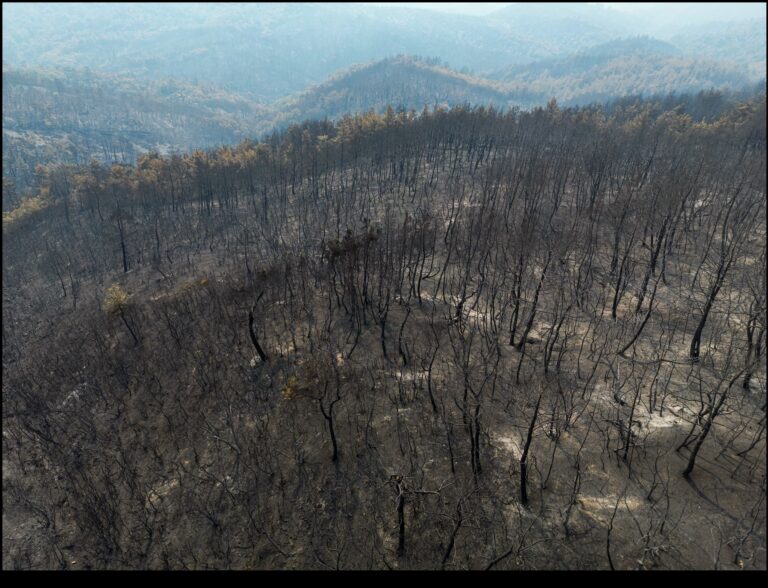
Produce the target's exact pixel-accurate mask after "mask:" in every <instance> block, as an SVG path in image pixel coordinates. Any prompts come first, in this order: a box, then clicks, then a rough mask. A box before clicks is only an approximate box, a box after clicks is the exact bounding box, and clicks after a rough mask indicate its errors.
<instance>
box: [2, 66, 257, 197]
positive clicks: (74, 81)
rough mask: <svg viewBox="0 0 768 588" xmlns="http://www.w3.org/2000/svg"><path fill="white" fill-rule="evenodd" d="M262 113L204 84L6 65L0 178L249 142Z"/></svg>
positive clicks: (22, 178)
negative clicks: (55, 167)
mask: <svg viewBox="0 0 768 588" xmlns="http://www.w3.org/2000/svg"><path fill="white" fill-rule="evenodd" d="M264 112H266V110H265V108H264V107H263V106H261V105H259V104H257V103H255V102H253V101H251V100H248V99H246V98H244V97H242V96H236V95H233V94H229V93H227V92H223V91H222V90H220V89H216V88H213V87H210V86H199V85H193V84H189V83H186V82H178V81H169V80H166V81H161V82H153V83H146V82H139V81H138V80H136V79H134V78H128V77H123V76H115V75H103V74H95V73H93V72H87V71H84V70H73V69H66V70H42V69H14V68H8V67H4V68H3V175H4V176H7V177H9V178H10V179H12V180H13V181H15V182H16V183H17V185H18V186H20V187H23V186H27V185H29V184H30V183H31V182H32V180H33V172H34V167H35V165H36V164H38V163H40V164H43V165H45V164H47V163H53V162H55V163H72V164H74V163H87V162H88V161H89V160H90V159H91V158H97V159H99V160H101V161H107V162H119V163H123V162H126V163H128V162H134V161H135V159H136V157H137V155H138V154H139V153H141V152H145V151H149V150H151V149H153V150H157V151H159V152H161V153H168V152H171V151H189V150H190V149H194V148H196V147H200V148H204V147H212V146H215V145H222V144H231V143H234V142H237V141H240V140H242V139H243V138H245V137H248V136H252V135H253V134H254V133H255V132H256V130H257V129H256V126H255V125H256V123H257V122H258V121H259V120H260V117H261V116H262V115H263V113H264Z"/></svg>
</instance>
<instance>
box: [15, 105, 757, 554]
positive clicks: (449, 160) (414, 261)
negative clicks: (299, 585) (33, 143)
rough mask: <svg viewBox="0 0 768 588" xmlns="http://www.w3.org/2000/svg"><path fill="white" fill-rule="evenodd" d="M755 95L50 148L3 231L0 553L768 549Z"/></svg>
mask: <svg viewBox="0 0 768 588" xmlns="http://www.w3.org/2000/svg"><path fill="white" fill-rule="evenodd" d="M764 120H765V98H764V97H762V98H760V99H757V100H754V101H752V102H748V103H744V104H740V105H738V106H737V107H734V108H732V109H730V110H728V111H726V112H725V113H723V115H722V116H720V117H719V118H717V119H716V120H710V121H705V122H700V123H695V122H694V121H692V119H691V118H690V117H689V116H686V115H683V114H680V113H679V112H677V111H667V112H662V113H656V114H654V113H652V111H651V108H650V106H648V105H646V106H645V107H644V106H643V104H641V103H634V104H631V105H629V106H627V107H626V108H620V107H616V108H615V109H614V111H613V112H612V114H611V116H606V115H605V113H604V112H603V111H602V110H601V109H599V108H585V109H560V108H558V106H557V104H556V103H555V102H554V101H553V102H551V103H550V104H549V105H548V106H547V107H546V108H540V109H535V110H533V111H531V112H518V111H512V112H508V113H505V114H503V115H502V114H499V113H498V112H496V111H494V110H492V109H483V108H478V109H468V108H457V109H453V110H450V111H441V110H437V111H434V112H426V111H425V112H424V113H422V114H421V115H420V116H416V115H415V114H414V113H412V112H411V113H408V112H405V111H401V112H396V111H395V110H393V109H389V110H388V111H387V112H386V113H385V114H383V115H375V114H373V113H369V114H367V115H359V116H355V117H346V118H345V119H343V120H342V121H340V122H339V123H337V124H331V123H328V122H314V123H306V124H304V125H302V126H294V127H291V128H290V129H289V130H287V131H286V132H284V133H278V134H274V135H273V136H272V137H270V138H269V139H268V140H266V141H264V142H260V143H250V142H246V143H243V144H241V145H239V146H237V147H232V148H222V149H219V150H217V151H214V152H208V153H205V152H195V153H192V154H190V155H185V156H176V157H172V158H162V157H159V156H157V155H154V154H150V155H148V156H145V157H142V158H141V159H140V160H139V162H138V164H137V165H136V166H135V167H130V166H112V167H111V168H105V167H103V166H100V165H98V164H94V165H92V166H90V167H77V168H69V169H60V170H55V171H52V172H50V173H48V174H47V175H46V176H45V177H44V178H42V179H41V188H40V193H39V194H38V196H37V199H36V200H35V201H34V203H33V202H31V201H30V202H28V206H27V208H26V209H24V210H23V211H19V212H18V213H17V214H14V215H9V216H8V217H7V219H6V220H4V223H3V245H4V247H3V298H4V304H3V370H4V378H3V430H4V444H3V446H4V461H5V464H6V465H5V467H4V475H5V477H4V490H5V491H4V493H3V505H4V513H7V517H8V521H9V524H7V525H4V539H5V541H4V545H5V547H4V552H3V562H4V565H6V566H8V567H62V568H67V567H74V568H82V567H96V568H104V567H108V568H144V567H151V568H165V567H167V568H174V569H176V568H195V569H201V568H321V569H326V568H330V569H349V568H437V569H466V568H472V569H478V568H479V569H514V568H535V569H541V568H564V567H565V568H574V567H589V568H615V569H620V568H621V569H623V568H650V567H683V568H685V567H763V568H764V567H765V565H766V564H765V561H766V560H765V535H766V533H765V488H766V485H765V411H766V405H765V397H766V392H765V390H766V388H765V355H766V354H765V347H766V310H765V306H766V305H765V262H766V259H765V257H766V234H765V218H766V208H765V188H766V187H765V181H766V179H765V174H766V167H765V166H766V158H765V154H766V151H765V148H766V141H765V125H764ZM692 505H693V506H692ZM30 529H31V530H32V531H30ZM9 539H11V541H9Z"/></svg>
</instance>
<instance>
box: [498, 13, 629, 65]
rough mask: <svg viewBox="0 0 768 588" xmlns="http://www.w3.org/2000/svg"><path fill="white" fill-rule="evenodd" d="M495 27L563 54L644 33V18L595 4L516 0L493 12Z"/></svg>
mask: <svg viewBox="0 0 768 588" xmlns="http://www.w3.org/2000/svg"><path fill="white" fill-rule="evenodd" d="M487 18H488V20H489V21H490V22H492V23H493V24H494V26H496V27H499V28H502V29H504V30H506V31H507V32H508V33H509V34H510V35H517V36H519V37H521V38H523V39H525V40H526V41H528V42H530V43H534V44H536V45H540V46H543V47H544V48H545V49H546V51H547V52H548V53H549V57H554V56H563V55H568V54H571V53H573V52H575V51H579V50H581V49H585V48H587V47H591V46H593V45H597V44H600V43H605V42H607V41H610V40H612V39H615V38H617V37H623V36H629V35H636V34H640V33H642V32H643V26H642V25H643V24H644V21H641V22H638V20H637V19H635V18H632V17H631V16H629V15H627V14H625V13H622V12H619V11H617V10H614V9H611V8H608V7H606V6H601V5H598V4H586V3H572V2H546V3H540V2H533V3H531V2H518V3H515V4H512V5H510V6H506V7H504V8H501V9H499V10H497V11H496V12H493V13H492V14H490V15H489V16H488V17H487Z"/></svg>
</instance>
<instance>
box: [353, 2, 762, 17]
mask: <svg viewBox="0 0 768 588" xmlns="http://www.w3.org/2000/svg"><path fill="white" fill-rule="evenodd" d="M361 4H374V5H377V6H382V5H391V6H409V7H411V8H423V9H426V10H437V11H440V12H451V13H454V14H469V15H475V16H481V15H485V14H489V13H491V12H493V11H494V10H498V9H499V8H502V7H503V6H509V5H510V4H515V3H514V2H361ZM589 4H603V5H605V6H609V7H611V8H613V9H615V10H619V11H621V12H631V13H636V14H643V15H645V16H654V15H659V16H660V17H668V18H669V17H676V16H678V15H683V14H685V16H686V17H687V18H690V17H694V18H696V19H697V20H720V19H722V20H734V19H739V18H750V17H758V16H765V3H764V2H696V3H694V2H690V3H689V2H590V3H589Z"/></svg>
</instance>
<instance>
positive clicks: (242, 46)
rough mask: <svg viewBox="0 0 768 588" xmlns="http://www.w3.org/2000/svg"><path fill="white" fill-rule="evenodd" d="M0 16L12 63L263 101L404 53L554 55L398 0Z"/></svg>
mask: <svg viewBox="0 0 768 588" xmlns="http://www.w3.org/2000/svg"><path fill="white" fill-rule="evenodd" d="M41 6H43V9H42V10H41ZM3 16H4V22H5V23H9V22H13V26H12V27H11V26H7V25H6V26H4V28H3V58H4V59H5V60H6V61H7V62H8V63H12V64H15V65H24V64H26V65H45V66H47V67H62V66H69V67H71V66H81V67H82V66H88V67H91V68H93V69H98V70H102V71H110V72H114V73H121V74H128V75H133V76H138V77H143V78H149V79H160V78H165V77H169V76H173V77H176V78H181V79H187V80H193V81H194V80H195V79H197V80H206V81H208V82H211V83H214V84H217V85H219V86H221V87H223V88H226V89H228V90H232V91H237V92H244V93H249V94H251V95H252V96H254V97H255V98H256V99H257V100H259V101H272V100H275V99H278V98H281V97H284V96H286V95H288V94H292V93H295V92H299V91H302V90H303V89H305V88H306V87H307V86H309V85H311V84H317V83H321V82H322V81H323V80H325V79H326V78H327V77H328V76H329V75H331V74H332V73H333V72H335V71H338V70H339V69H343V68H347V67H350V66H352V65H354V64H358V63H364V62H367V61H371V60H377V59H383V58H385V57H387V56H390V55H397V54H400V53H409V54H415V55H439V56H440V58H441V59H443V60H445V61H447V62H448V63H450V64H451V65H452V66H453V67H456V68H458V69H460V68H463V67H467V68H471V69H475V70H478V71H480V70H485V69H494V68H499V67H502V66H504V65H506V64H508V63H524V62H527V61H532V60H535V59H540V58H543V57H546V56H548V55H550V52H549V49H548V48H547V47H546V46H545V45H542V44H540V43H535V42H531V41H530V40H528V39H521V38H518V37H516V36H514V35H512V34H510V33H509V31H508V30H506V29H503V28H499V27H496V26H494V24H493V21H492V20H489V19H486V18H480V17H468V16H463V15H456V14H441V13H435V12H433V11H428V10H415V9H407V8H400V7H397V8H396V7H378V6H362V5H354V4H280V3H272V4H229V3H224V4H188V5H187V4H173V5H169V4H133V5H126V4H98V3H97V4H66V5H65V4H50V5H40V4H35V5H32V4H29V5H27V4H4V5H3ZM84 30H88V31H93V33H92V34H88V35H83V31H84ZM363 32H364V34H362V33H363Z"/></svg>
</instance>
